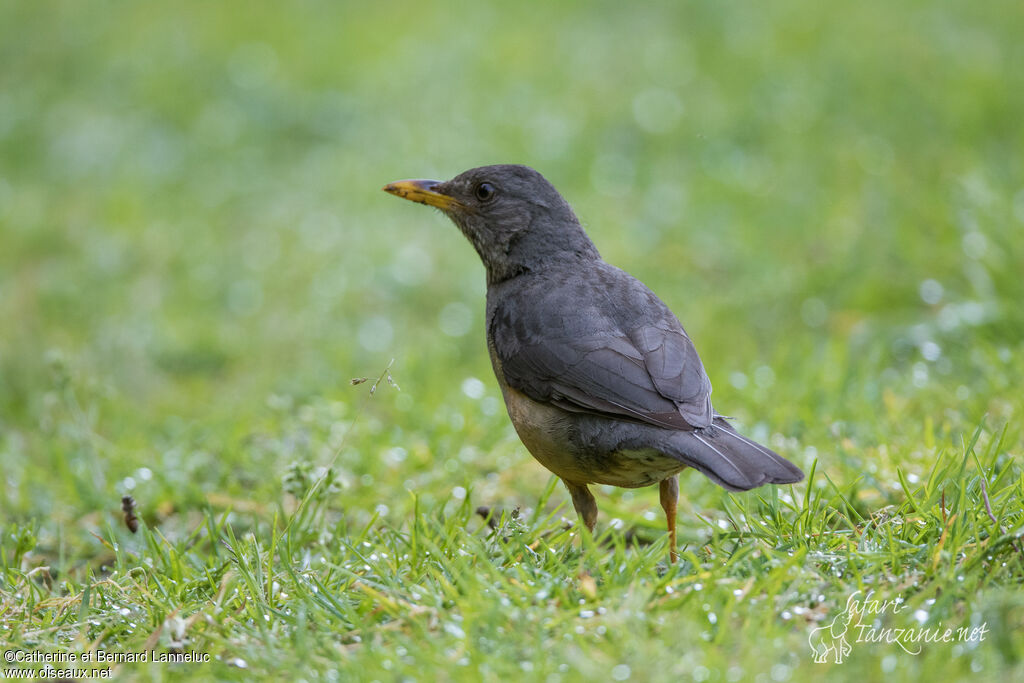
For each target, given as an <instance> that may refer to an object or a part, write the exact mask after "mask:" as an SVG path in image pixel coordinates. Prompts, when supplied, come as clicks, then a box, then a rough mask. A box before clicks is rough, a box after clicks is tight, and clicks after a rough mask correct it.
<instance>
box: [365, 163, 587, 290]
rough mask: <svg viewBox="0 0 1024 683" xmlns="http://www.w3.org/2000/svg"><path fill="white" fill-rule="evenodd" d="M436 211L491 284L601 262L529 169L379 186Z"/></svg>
mask: <svg viewBox="0 0 1024 683" xmlns="http://www.w3.org/2000/svg"><path fill="white" fill-rule="evenodd" d="M384 191H385V192H390V193H391V194H393V195H397V196H399V197H402V198H404V199H408V200H410V201H414V202H419V203H420V204H428V205H430V206H434V207H437V208H438V209H440V210H441V211H443V212H444V213H445V214H447V215H448V217H449V218H451V219H452V221H453V222H454V223H455V224H456V225H457V226H458V227H459V229H460V230H462V233H463V234H464V235H465V236H466V237H467V238H468V239H469V241H470V242H471V243H472V244H473V246H474V247H475V248H476V251H477V253H478V254H480V258H481V259H482V260H483V262H484V266H486V267H487V277H488V280H489V281H490V282H492V283H494V282H501V281H502V280H505V279H508V278H510V277H514V276H515V275H517V274H519V273H521V272H524V271H526V270H532V269H535V268H539V267H542V266H543V264H545V263H547V262H550V261H551V260H553V259H575V260H593V259H597V258H600V256H599V255H598V253H597V249H596V248H595V247H594V244H593V243H592V242H591V241H590V238H588V237H587V235H586V233H585V232H583V228H582V227H580V223H579V221H578V220H577V218H576V214H574V213H573V211H572V207H570V206H569V204H568V202H566V201H565V199H563V198H562V195H560V194H559V193H558V190H556V189H555V188H554V187H553V186H552V185H551V183H549V182H548V181H547V180H546V179H545V178H544V176H542V175H541V174H540V173H538V172H537V171H535V170H533V169H532V168H529V167H528V166H516V165H509V164H505V165H499V166H481V167H479V168H472V169H470V170H468V171H465V172H464V173H460V174H459V175H457V176H455V177H454V178H452V179H451V180H448V181H445V182H442V181H438V180H400V181H397V182H394V183H390V184H388V185H386V186H385V187H384Z"/></svg>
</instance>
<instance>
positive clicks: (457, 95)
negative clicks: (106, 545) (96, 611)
mask: <svg viewBox="0 0 1024 683" xmlns="http://www.w3.org/2000/svg"><path fill="white" fill-rule="evenodd" d="M1021 36H1024V9H1022V6H1021V4H1020V3H1019V2H1013V1H1005V2H998V1H994V2H984V3H978V2H966V1H958V2H947V3H932V2H919V1H911V2H902V3H886V2H863V3H843V4H835V3H830V4H828V5H824V4H820V3H807V2H796V1H787V2H780V3H772V4H771V5H770V6H769V5H767V4H761V3H758V4H747V3H743V4H741V3H722V2H710V1H708V2H651V3H621V2H597V3H593V2H565V3H542V2H521V3H505V4H502V5H491V4H490V3H465V4H453V5H443V4H430V3H391V2H382V3H375V4H374V3H338V2H316V1H313V0H306V1H303V2H295V3H248V2H217V3H210V2H178V3H171V4H154V3H128V2H91V3H79V2H3V3H2V4H0V321H2V323H0V325H2V327H0V467H2V472H3V482H2V486H0V510H2V511H3V516H4V518H5V519H6V520H7V521H10V522H18V523H28V522H29V521H30V520H39V522H38V523H39V524H41V529H40V538H41V539H42V541H43V545H44V546H46V545H47V544H49V547H51V548H54V549H56V548H57V546H58V541H57V540H56V539H57V538H58V537H59V538H60V541H59V545H60V548H61V553H64V555H62V556H63V557H66V558H67V562H68V563H69V566H74V561H75V558H78V559H79V560H80V561H82V562H86V563H88V561H89V558H90V557H91V554H93V553H95V552H97V548H98V545H97V541H96V539H94V538H93V537H91V536H90V535H89V534H88V533H87V532H88V531H91V530H99V529H101V528H102V526H103V525H104V524H107V523H114V524H116V523H117V508H118V504H119V499H120V496H121V495H122V494H123V493H126V492H130V493H133V494H134V495H135V496H136V498H137V499H138V500H139V501H140V510H141V511H142V513H143V514H144V516H145V517H146V519H147V521H149V522H150V523H151V524H156V525H162V527H163V528H164V530H165V533H167V534H173V533H174V532H175V530H176V529H180V530H187V529H189V528H190V526H189V525H190V524H193V523H194V515H195V514H197V513H196V510H197V509H199V508H201V507H203V506H208V505H213V506H214V507H215V508H217V507H227V506H234V508H235V509H236V510H255V511H256V512H257V514H259V513H261V512H265V511H267V510H273V509H274V506H275V505H276V504H277V502H278V501H279V500H280V499H281V497H282V495H283V494H282V477H283V476H284V475H285V473H286V472H287V470H288V468H289V466H290V465H291V464H292V463H295V462H307V463H313V464H316V465H322V464H325V463H326V462H327V461H328V460H329V459H330V457H331V454H332V453H333V452H334V451H335V450H337V449H339V448H340V455H339V461H338V463H339V467H340V470H341V473H342V491H341V493H339V496H338V505H339V507H340V508H342V509H344V511H345V514H346V515H350V516H351V517H352V518H353V519H354V520H357V521H363V522H365V521H367V520H368V519H369V518H370V516H371V515H372V514H374V511H375V510H376V511H377V512H379V513H382V514H383V515H384V518H385V519H390V520H391V521H393V522H394V523H395V524H396V525H397V524H400V523H401V520H402V519H403V516H405V515H407V514H408V512H409V511H410V510H411V505H412V503H411V498H410V496H409V494H408V493H407V489H408V490H416V491H417V492H418V493H419V494H420V496H421V497H422V499H423V500H424V501H426V502H427V503H428V504H429V503H430V502H431V501H444V500H446V499H447V498H448V497H449V496H451V495H452V491H453V488H454V487H462V488H464V489H470V490H471V492H472V493H471V495H472V496H473V498H474V502H479V503H480V504H487V505H502V506H508V507H512V506H515V505H520V504H521V505H524V506H528V505H530V504H531V503H532V502H533V501H535V500H536V496H537V495H538V494H539V492H540V491H541V490H542V489H543V487H544V484H545V482H546V481H547V477H548V475H547V474H546V473H545V472H544V471H543V469H542V468H541V467H540V466H539V465H536V464H535V463H533V461H532V460H531V459H530V458H529V455H528V454H527V453H526V452H525V450H524V449H523V448H522V447H521V445H519V443H518V441H517V440H516V439H515V436H514V433H513V432H512V430H511V427H510V426H509V425H508V423H507V417H506V416H505V414H504V408H503V406H502V405H501V404H500V396H499V393H498V391H497V387H496V384H495V382H494V379H493V377H492V375H491V370H490V365H489V362H488V360H487V354H486V350H485V345H484V339H483V336H484V335H483V329H482V318H483V294H484V282H483V269H482V267H481V265H480V264H479V262H478V259H477V257H476V255H475V253H474V252H473V251H472V249H471V247H470V246H469V245H468V244H467V243H466V242H465V240H464V239H463V238H462V237H461V236H460V235H459V234H458V232H457V230H456V229H455V228H454V227H453V226H452V225H450V224H449V223H448V221H447V220H446V219H445V218H444V217H442V216H441V215H439V214H437V213H436V212H433V211H430V210H427V209H426V208H424V207H420V206H414V205H412V204H408V203H406V202H401V201H398V200H396V199H395V198H393V197H389V196H387V195H386V194H384V193H382V192H381V191H380V188H381V186H382V185H384V184H385V183H386V182H388V181H392V180H395V179H399V178H407V177H435V178H439V179H445V178H448V177H451V176H453V175H455V174H457V173H459V172H461V171H463V170H465V169H467V168H469V167H472V166H478V165H483V164H490V163H525V164H528V165H530V166H533V167H535V168H537V169H538V170H540V171H541V172H542V173H544V174H545V175H546V176H547V177H548V179H550V180H551V181H552V182H553V183H554V185H555V186H556V187H558V188H559V189H560V190H561V191H562V193H563V194H564V195H565V196H566V198H567V199H568V200H569V201H570V203H572V204H573V206H574V207H575V208H576V210H577V213H578V214H579V216H580V218H581V220H582V221H583V223H584V225H585V226H586V227H587V229H588V231H589V232H590V234H591V236H592V238H593V239H594V241H595V242H596V244H597V245H598V248H599V249H600V250H601V252H602V254H603V256H604V257H605V259H606V260H608V261H610V262H612V263H614V264H616V265H618V266H620V267H623V268H625V269H626V270H628V271H630V272H632V273H633V274H635V275H636V276H637V277H639V278H640V279H642V280H643V281H644V282H646V283H647V284H648V285H649V286H651V287H652V288H653V289H654V290H655V291H656V292H657V293H658V294H659V295H660V296H661V297H662V298H663V299H664V300H665V301H666V302H667V303H668V304H669V306H670V307H672V308H673V310H675V311H676V313H677V314H678V315H679V317H680V318H681V320H682V321H683V323H684V325H685V326H686V328H687V330H688V331H689V332H690V334H691V336H692V337H693V338H694V340H695V341H696V344H697V347H698V349H699V350H700V351H701V353H702V355H703V357H704V360H705V365H706V367H707V370H708V373H709V375H710V377H711V380H712V383H713V384H714V387H715V393H714V399H715V405H716V407H717V408H718V409H719V410H720V411H722V412H724V413H726V414H730V415H734V416H736V418H737V419H738V422H739V423H740V424H742V425H743V427H744V428H745V429H747V430H748V431H749V432H751V433H752V434H753V435H754V436H757V437H758V438H761V439H764V440H767V441H768V442H770V443H771V444H773V446H775V447H776V448H778V449H779V450H781V451H783V452H784V453H786V454H787V455H788V456H790V457H791V458H792V459H794V460H795V461H796V462H797V463H798V464H800V465H802V466H804V467H805V468H806V467H808V466H809V465H810V464H811V463H812V462H813V460H814V459H815V458H817V459H819V470H820V471H824V472H826V473H828V474H829V476H830V477H832V479H833V480H836V481H838V482H851V481H853V480H855V479H857V477H864V478H865V479H866V480H869V481H875V482H877V483H878V487H879V488H878V490H879V491H882V492H883V494H884V492H885V491H892V492H893V494H894V495H895V494H896V492H897V491H898V486H897V484H896V483H895V475H894V472H895V468H896V466H900V467H902V468H904V470H905V471H908V472H910V473H912V475H913V476H925V475H926V473H927V471H928V468H929V467H930V465H931V462H932V460H933V459H934V458H935V457H936V453H938V452H941V451H943V450H944V449H947V450H948V449H950V448H956V447H958V444H959V443H960V439H961V437H962V435H963V434H964V433H967V434H968V436H969V434H970V433H971V432H972V431H973V430H974V429H975V427H976V426H977V425H978V424H979V423H980V422H981V421H982V419H983V418H984V419H986V420H987V422H986V424H987V425H989V426H991V427H997V428H1001V427H1002V426H1003V425H1004V424H1009V430H1008V441H1007V447H1008V448H1009V449H1010V450H1011V451H1016V452H1017V453H1019V452H1020V449H1021V429H1020V424H1021V414H1022V409H1024V399H1022V398H1021V391H1020V384H1021V380H1022V378H1024V360H1022V353H1021V352H1022V339H1024V307H1022V301H1024V285H1022V283H1021V273H1022V265H1024V239H1022V238H1024V166H1022V164H1021V155H1022V152H1024V126H1022V124H1021V122H1022V121H1024V41H1022V40H1021ZM392 358H393V359H395V362H394V366H393V367H392V374H393V376H394V379H395V380H396V382H397V383H398V384H399V385H400V387H401V391H396V390H394V389H393V388H392V387H389V386H387V385H382V386H381V387H380V389H378V391H377V392H376V394H375V395H374V397H373V398H372V400H369V401H367V400H366V396H367V393H366V392H367V389H366V387H367V385H365V384H364V385H360V386H351V385H350V384H349V380H350V379H351V378H353V377H359V376H371V377H376V376H377V375H378V374H379V373H380V372H381V371H382V370H383V368H384V367H385V366H386V365H387V364H388V362H389V361H390V360H391V359H392ZM986 416H987V417H986ZM354 418H357V419H355V420H354ZM353 425H354V426H353ZM683 479H684V480H683V482H682V489H683V493H684V496H685V497H686V499H687V501H689V502H688V503H687V505H692V506H695V507H697V508H700V507H701V506H711V507H714V506H715V504H716V501H718V500H720V498H721V496H722V495H723V494H722V492H721V491H720V490H718V489H717V488H715V487H712V486H710V485H708V484H707V482H705V481H703V480H700V479H699V478H698V477H697V476H696V475H691V476H684V478H683ZM461 495H464V492H463V493H462V494H461ZM562 497H564V495H563V493H562V492H561V491H558V492H556V495H555V499H556V500H555V501H554V502H564V501H562V500H561V498H562ZM599 500H600V504H601V508H602V518H601V522H607V520H608V519H610V518H611V517H614V516H619V517H624V518H626V519H627V520H628V521H629V522H630V523H631V524H648V525H650V526H652V527H657V526H660V521H657V519H656V518H655V517H654V516H653V513H651V510H657V504H656V497H655V495H654V494H653V492H652V491H644V490H641V491H632V492H629V491H621V490H611V489H608V490H605V491H602V492H601V494H600V496H599ZM873 502H875V503H878V504H884V503H886V502H891V501H888V500H885V499H884V495H883V499H881V500H876V501H873ZM246 505H248V506H249V507H248V508H246V507H245V506H246ZM685 507H686V506H684V508H685ZM645 513H647V516H646V517H644V514H645ZM659 514H660V513H659ZM190 515H192V516H190ZM680 521H681V524H682V525H683V527H686V526H687V523H688V522H687V519H686V514H685V513H682V516H681V520H680ZM690 523H691V524H692V520H691V522H690ZM686 533H687V532H686V531H685V530H684V531H683V534H684V536H685V534H686ZM54 552H55V553H56V550H54Z"/></svg>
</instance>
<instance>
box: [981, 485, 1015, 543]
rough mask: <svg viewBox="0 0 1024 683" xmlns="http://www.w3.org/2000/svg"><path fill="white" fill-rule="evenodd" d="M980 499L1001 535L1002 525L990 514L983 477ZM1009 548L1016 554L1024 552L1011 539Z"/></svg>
mask: <svg viewBox="0 0 1024 683" xmlns="http://www.w3.org/2000/svg"><path fill="white" fill-rule="evenodd" d="M981 499H982V500H983V501H985V512H986V513H988V518H989V519H991V520H992V523H993V524H995V525H996V529H998V530H999V533H1003V525H1002V524H1000V523H999V520H998V519H996V516H995V515H993V514H992V505H991V504H990V503H989V502H988V487H987V486H985V477H984V476H982V477H981ZM1010 546H1011V547H1012V548H1013V549H1014V550H1016V551H1017V552H1018V553H1021V554H1024V552H1022V551H1021V549H1020V546H1019V545H1017V542H1016V541H1014V540H1012V539H1011V540H1010Z"/></svg>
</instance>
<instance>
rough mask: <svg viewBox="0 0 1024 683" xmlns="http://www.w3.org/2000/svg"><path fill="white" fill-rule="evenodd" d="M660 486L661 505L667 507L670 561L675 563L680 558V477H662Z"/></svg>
mask: <svg viewBox="0 0 1024 683" xmlns="http://www.w3.org/2000/svg"><path fill="white" fill-rule="evenodd" d="M659 488H660V491H661V507H662V508H664V509H665V522H666V524H667V525H668V542H669V551H668V561H669V562H670V563H673V564H674V563H675V561H676V560H677V559H679V554H678V553H677V552H676V503H677V502H678V501H679V479H677V478H676V477H675V476H671V477H669V478H668V479H662V480H661V485H660V487H659Z"/></svg>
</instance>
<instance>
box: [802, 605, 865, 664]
mask: <svg viewBox="0 0 1024 683" xmlns="http://www.w3.org/2000/svg"><path fill="white" fill-rule="evenodd" d="M859 592H860V591H858V593H859ZM855 596H856V593H855V594H854V595H851V596H850V598H849V599H848V600H847V601H846V609H845V610H843V611H842V612H840V613H839V614H837V615H836V616H835V618H834V619H832V623H830V624H828V625H826V626H818V627H817V628H813V629H811V632H810V633H809V634H807V643H808V644H809V645H810V646H811V652H813V653H814V661H815V662H817V663H818V664H824V663H825V662H827V661H828V657H829V655H830V654H831V655H832V658H833V660H834V661H835V663H836V664H842V663H843V660H844V659H845V658H846V657H847V656H848V655H849V654H850V652H851V651H852V650H853V647H852V646H851V645H850V641H849V640H848V639H847V633H848V632H849V629H850V624H851V623H852V624H853V625H854V626H856V625H857V624H859V623H860V615H859V613H858V612H857V609H856V602H855V600H854V597H855Z"/></svg>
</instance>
